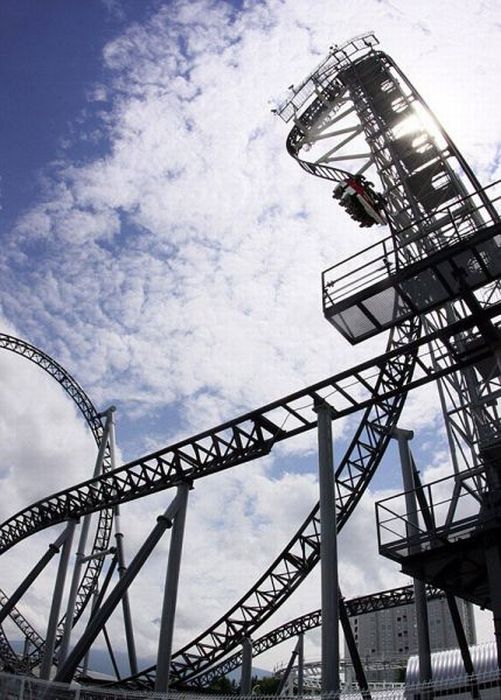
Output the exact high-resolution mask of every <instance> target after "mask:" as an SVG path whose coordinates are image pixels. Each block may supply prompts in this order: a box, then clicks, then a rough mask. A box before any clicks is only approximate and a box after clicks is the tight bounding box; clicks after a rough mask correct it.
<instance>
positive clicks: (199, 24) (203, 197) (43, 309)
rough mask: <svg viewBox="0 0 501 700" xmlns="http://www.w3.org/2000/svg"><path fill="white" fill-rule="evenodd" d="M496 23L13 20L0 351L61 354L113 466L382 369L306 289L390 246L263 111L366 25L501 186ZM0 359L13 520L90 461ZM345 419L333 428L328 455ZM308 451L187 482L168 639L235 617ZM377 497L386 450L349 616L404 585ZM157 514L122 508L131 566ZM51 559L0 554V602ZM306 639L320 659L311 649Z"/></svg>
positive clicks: (429, 449) (409, 16) (34, 5)
mask: <svg viewBox="0 0 501 700" xmlns="http://www.w3.org/2000/svg"><path fill="white" fill-rule="evenodd" d="M498 14H499V2H494V1H492V0H486V1H485V2H482V3H477V2H465V3H463V4H461V7H459V8H458V4H457V3H455V2H453V1H452V0H445V1H444V2H443V3H441V4H440V6H437V5H436V3H434V2H432V0H423V2H421V3H419V4H417V3H411V2H410V1H409V2H401V3H393V2H390V1H389V0H383V1H382V2H375V1H372V0H356V1H355V2H353V3H351V4H350V6H349V7H348V6H347V5H346V3H342V2H340V1H338V0H335V1H334V2H332V0H329V1H327V0H325V1H323V0H321V1H319V2H315V3H314V4H311V3H308V2H306V0H304V1H303V0H284V1H283V2H282V1H279V0H267V1H263V2H261V3H255V2H243V3H241V4H238V5H235V4H234V5H229V4H226V3H224V2H222V1H218V2H209V1H208V0H197V1H196V2H183V1H178V2H172V3H165V2H161V1H160V0H155V2H146V1H145V2H139V1H138V0H129V1H126V0H124V1H120V0H108V1H104V0H103V1H101V0H89V1H85V2H84V1H83V0H50V1H47V2H39V1H38V2H36V1H35V0H33V1H32V2H28V1H27V0H16V1H15V2H14V0H4V2H2V3H1V5H0V33H1V36H0V46H1V51H2V54H1V65H0V70H1V80H0V90H1V91H2V92H1V95H0V97H1V100H2V114H1V120H2V123H1V129H0V134H1V136H0V138H1V140H2V143H1V149H0V150H1V153H2V162H1V165H0V176H1V181H0V204H1V206H2V212H1V213H2V215H3V220H2V224H1V229H0V235H1V236H2V253H1V259H0V265H1V268H0V269H1V272H2V274H1V277H0V285H1V288H2V296H1V306H0V315H1V317H2V325H3V329H4V332H11V333H13V334H15V335H19V336H21V337H24V338H26V339H28V340H29V341H30V342H32V343H34V344H35V345H38V346H40V347H41V348H43V349H45V350H46V351H47V352H49V353H50V354H51V355H53V356H54V357H55V358H56V359H58V360H59V361H60V362H61V363H62V364H63V365H64V366H65V367H66V368H67V369H68V370H69V371H70V372H72V373H73V375H74V376H75V378H76V379H77V380H78V381H79V382H80V383H81V384H82V385H83V386H84V387H85V389H86V390H87V391H88V393H89V395H90V396H91V397H92V399H93V401H94V402H95V403H96V405H97V406H99V407H102V408H104V407H106V406H107V405H109V404H110V403H115V404H116V405H117V407H118V411H117V421H118V438H119V446H120V448H121V451H122V455H123V457H124V458H127V459H128V458H133V457H136V456H138V455H140V454H143V453H144V452H147V451H150V450H152V449H154V448H157V447H161V446H163V445H166V444H168V443H169V442H171V441H173V440H174V439H176V438H177V437H185V436H187V435H189V434H193V433H196V432H199V431H201V430H203V429H205V428H208V427H211V426H212V425H215V424H217V423H219V422H221V421H223V420H225V419H228V418H230V417H232V416H234V415H237V414H238V413H241V412H244V411H247V410H250V409H251V408H253V407H255V406H259V405H261V404H264V403H267V402H268V401H271V400H273V399H275V398H277V397H278V396H281V395H285V394H287V393H289V392H291V391H293V390H295V389H297V388H299V387H301V386H303V385H305V384H307V383H311V382H314V381H316V380H319V379H322V378H323V377H325V376H328V375H330V374H333V373H334V372H335V371H337V370H340V369H343V368H345V367H349V366H351V365H353V364H355V363H356V362H359V361H362V360H364V359H366V358H367V357H370V356H371V355H373V354H376V353H378V352H381V351H382V350H383V348H384V343H385V340H384V338H376V339H374V340H371V341H369V342H368V343H365V344H362V345H361V346H358V347H356V348H351V347H349V346H348V345H347V343H346V342H345V341H343V340H342V339H341V338H339V337H338V336H337V334H336V332H335V331H334V329H333V328H331V327H330V326H329V325H328V324H327V323H326V322H325V321H324V319H323V318H322V314H321V303H320V295H319V277H320V271H321V270H322V269H325V268H326V267H328V266H330V265H332V264H333V263H334V262H337V261H338V260H341V259H343V258H345V257H347V256H348V255H350V254H351V253H353V252H354V251H356V250H358V249H360V248H361V247H362V246H364V245H366V244H368V243H369V242H370V241H371V240H375V239H376V238H377V236H379V235H382V234H381V233H378V232H371V233H370V234H361V233H360V230H359V229H358V228H357V227H356V225H352V222H351V221H350V220H349V219H346V216H345V215H344V214H343V212H342V210H341V209H340V208H339V207H337V206H336V205H335V203H334V202H333V200H332V198H331V191H330V190H331V188H330V187H329V185H328V184H326V183H322V182H321V181H320V180H316V179H315V178H311V177H308V176H307V175H306V174H305V173H303V172H302V171H300V170H299V169H298V168H297V165H296V164H294V163H293V162H292V160H291V159H290V158H289V157H288V156H287V153H286V151H285V146H284V142H285V137H286V128H284V125H283V124H282V123H281V122H280V120H278V119H276V118H273V117H272V116H271V114H270V107H271V103H272V102H273V100H275V99H276V98H277V97H278V96H280V95H281V94H283V91H284V89H285V88H287V86H288V85H290V84H291V83H293V82H297V81H298V80H300V79H301V78H302V77H304V76H305V75H306V74H307V73H308V72H309V71H310V70H311V69H312V67H313V66H315V65H316V64H317V63H318V61H319V60H320V58H321V56H323V54H324V52H325V51H326V50H327V48H328V46H330V45H331V44H332V43H341V42H343V41H344V40H346V39H348V38H349V37H351V36H353V35H355V34H358V33H360V32H363V31H366V30H370V29H374V30H375V31H376V33H377V34H378V36H379V38H380V40H381V44H382V48H383V49H384V50H386V51H387V52H388V53H390V54H391V55H392V56H393V57H394V58H395V59H396V60H397V62H398V63H399V64H400V65H401V67H402V68H403V69H404V70H405V71H406V72H407V73H408V75H409V77H410V79H411V80H412V81H414V82H415V84H416V85H417V87H418V89H419V90H420V91H421V92H422V93H423V95H424V96H425V98H426V99H427V100H428V102H429V103H430V104H431V106H432V107H433V108H434V110H435V111H436V112H437V114H438V116H439V117H440V118H441V119H442V121H443V122H444V124H445V126H446V127H447V129H448V130H449V132H450V133H451V135H452V136H453V138H454V139H455V140H456V141H457V142H458V144H459V145H460V146H461V148H462V150H463V152H464V153H465V155H466V156H467V158H468V159H469V160H470V162H471V163H472V165H473V166H474V168H475V169H476V171H477V173H478V174H479V176H480V177H481V179H483V181H484V182H487V181H488V180H489V179H491V180H492V179H495V178H496V176H498V177H499V163H498V160H499V144H500V143H501V134H500V128H499V119H498V113H499V110H498V106H499V105H498V103H497V102H496V100H497V98H496V97H495V96H494V95H493V89H492V86H493V85H495V84H496V81H497V80H498V76H499V68H500V65H499V64H500V57H499V55H498V51H497V46H498V41H499V19H498ZM0 363H1V364H0V385H1V389H2V391H1V392H0V395H1V399H0V401H1V402H2V410H1V411H0V436H1V437H2V438H3V439H2V440H0V443H1V444H2V448H1V449H2V451H3V452H2V462H1V463H0V464H1V465H2V475H3V484H2V486H3V489H2V496H1V497H0V498H1V500H0V513H1V516H2V519H4V518H7V517H8V516H9V515H11V514H12V513H13V512H14V511H16V510H18V509H19V508H21V507H22V506H23V505H26V504H28V503H30V502H32V501H33V500H35V499H36V498H39V497H42V496H43V495H46V494H47V493H49V492H51V491H54V490H56V489H58V488H61V487H62V486H64V485H69V484H71V483H75V482H76V481H78V480H81V479H83V478H85V477H86V476H87V475H88V474H89V473H90V472H91V471H92V459H93V448H92V445H91V443H90V441H89V438H88V435H87V434H86V431H85V429H84V427H83V426H82V424H81V421H80V420H79V418H78V416H77V415H75V413H74V411H73V408H72V407H71V405H69V404H68V402H67V400H66V399H65V397H64V396H61V395H60V393H61V392H60V391H59V389H58V387H54V386H52V384H51V382H50V381H49V380H48V379H46V378H45V377H40V372H36V371H35V370H33V369H32V368H27V367H26V366H25V365H26V363H23V362H22V361H20V360H18V359H17V358H11V357H4V356H2V357H0ZM403 421H404V424H405V427H412V428H414V429H415V430H416V439H415V445H416V450H417V452H418V457H419V462H420V465H421V466H422V468H423V469H424V470H425V469H427V468H428V469H430V468H431V469H432V473H433V474H434V475H437V476H440V475H442V474H443V473H446V471H447V469H448V468H449V467H448V461H447V456H446V454H445V453H444V451H443V427H442V426H441V423H440V417H439V412H438V408H437V400H436V397H435V394H434V392H433V390H432V389H431V388H428V389H426V390H424V391H422V392H420V393H419V394H417V393H416V394H415V395H413V396H411V397H410V399H409V402H408V407H407V409H406V414H405V416H404V418H403ZM354 424H355V423H354V419H350V421H347V422H345V423H343V424H340V425H336V426H335V430H336V448H335V449H336V454H338V455H339V454H340V452H341V450H342V444H343V442H344V441H346V440H348V439H349V438H350V435H351V433H352V430H353V429H354ZM314 442H315V436H314V435H311V436H305V437H304V438H302V439H301V440H296V441H294V442H293V444H292V445H287V446H283V447H281V448H280V450H278V452H277V455H274V456H272V457H270V458H268V459H266V460H263V461H262V462H260V463H255V464H254V463H253V464H252V466H250V465H247V466H246V467H245V468H240V469H238V470H233V471H234V473H233V472H232V473H231V474H224V475H218V476H215V477H214V478H211V479H208V480H205V481H207V484H206V483H205V481H204V483H203V485H202V484H201V485H200V486H197V489H196V490H195V491H194V492H193V494H192V497H191V503H192V506H191V508H190V513H189V517H188V531H187V538H188V539H187V545H186V551H185V561H184V567H185V568H184V574H183V575H184V577H185V578H184V579H183V587H182V592H181V598H180V617H179V626H178V631H177V634H178V641H180V642H182V641H187V640H188V639H190V638H191V636H193V635H194V634H196V633H197V632H198V631H200V629H201V627H200V624H204V625H205V624H209V623H210V622H212V621H213V620H214V619H215V617H216V616H217V615H219V614H220V613H222V612H224V610H225V609H226V608H227V607H228V606H229V605H231V604H233V603H234V602H235V600H236V598H237V596H238V595H240V594H241V593H243V592H244V591H245V590H246V589H247V587H248V586H249V585H250V584H251V583H252V582H253V580H254V579H255V578H256V577H257V575H258V574H259V573H261V572H262V570H263V569H264V567H265V566H267V565H268V564H269V563H270V562H271V560H272V558H273V557H274V556H276V554H277V553H278V551H279V549H280V548H281V546H282V545H283V544H285V542H286V541H287V539H288V538H289V537H290V536H291V535H292V533H293V532H294V531H295V530H296V529H297V526H298V525H299V523H300V522H301V518H302V517H303V516H304V515H305V514H306V513H307V512H308V511H309V510H310V508H311V506H312V505H313V503H314V502H315V498H316V475H315V455H314ZM41 474H42V475H43V477H42V478H40V475H41ZM389 488H396V489H398V488H399V484H398V478H397V474H396V466H395V459H394V457H393V456H392V455H390V456H389V458H388V460H387V462H386V466H385V471H384V472H383V473H382V475H381V476H379V477H378V478H377V481H376V483H375V485H374V488H373V492H372V493H371V494H368V496H367V498H366V499H365V501H364V503H363V504H362V505H361V506H360V507H359V508H358V509H357V514H356V517H354V518H353V523H350V528H347V533H346V534H345V535H343V537H344V539H345V545H344V547H345V549H344V554H343V560H342V578H343V582H344V584H345V587H346V595H358V594H362V593H365V592H370V591H374V590H377V589H379V588H385V587H390V586H391V585H398V583H399V582H403V581H404V579H403V578H402V577H399V576H398V574H397V573H396V572H395V569H394V567H392V566H391V565H389V564H386V563H381V561H380V560H379V559H378V558H377V556H376V552H375V543H374V542H373V541H369V540H368V538H367V537H366V536H365V533H366V532H367V531H368V530H370V531H373V528H374V525H373V519H374V514H373V502H374V500H375V498H376V495H381V493H382V491H384V490H385V489H389ZM376 491H377V494H376ZM166 498H167V496H166V495H165V494H164V495H160V496H155V497H152V498H151V499H148V502H144V503H137V504H129V506H127V508H126V509H124V511H125V513H126V517H125V518H124V521H125V522H126V523H127V526H128V532H127V533H126V534H127V543H128V547H129V551H130V552H131V553H132V552H134V551H135V548H136V547H137V546H138V545H139V543H140V542H141V540H142V538H143V537H144V536H145V534H146V532H147V531H148V529H149V527H151V525H152V522H150V520H151V517H152V513H154V514H156V513H157V511H158V512H160V511H161V510H163V509H164V507H165V501H166ZM348 530H349V531H348ZM51 539H54V536H53V534H51V533H46V534H44V535H40V536H39V537H38V538H35V540H34V541H33V542H31V541H29V542H27V543H24V544H23V545H22V546H21V547H20V549H19V552H18V551H17V549H16V550H13V551H12V552H11V553H9V561H12V562H13V564H12V566H11V567H10V568H9V574H8V578H9V580H8V581H7V582H6V584H5V586H6V587H8V585H7V584H9V585H10V588H13V587H14V586H15V585H16V582H17V579H16V576H15V575H14V572H15V571H16V569H19V568H21V569H22V566H21V564H20V562H21V563H22V562H24V561H29V560H30V557H34V556H36V553H37V552H39V551H40V547H42V546H43V543H44V542H46V541H50V540H51ZM164 549H165V548H164ZM161 551H163V552H164V550H161ZM162 567H163V560H162V558H161V557H159V559H158V561H156V560H155V562H153V563H152V569H151V570H150V572H151V573H150V575H149V577H148V581H147V582H146V583H144V582H143V583H140V584H138V589H137V590H136V592H134V591H133V597H134V603H135V609H136V610H137V617H138V622H137V624H138V634H139V635H140V640H141V644H142V646H143V648H144V649H145V650H146V651H147V653H152V650H154V646H155V635H156V634H157V631H158V630H157V628H156V627H155V624H153V622H152V621H153V620H155V619H156V618H157V616H158V615H157V612H158V604H159V603H158V600H159V599H160V598H159V596H160V584H159V583H158V584H157V583H156V581H157V580H158V581H160V580H161V578H162V575H163V574H162V571H163V568H162ZM315 586H316V577H315V575H314V576H313V577H312V581H311V583H309V584H308V586H307V587H305V588H304V591H301V592H299V595H298V598H297V599H295V600H294V601H291V603H290V604H288V607H287V609H285V610H283V611H280V613H279V616H278V618H277V619H276V620H275V621H273V623H272V624H273V625H275V624H279V623H280V622H282V621H285V620H286V619H288V617H292V616H293V615H294V616H295V615H297V614H299V613H300V612H307V611H308V610H310V609H313V608H315V607H317V606H318V592H317V590H316V588H315ZM49 589H50V582H49V578H47V580H46V581H43V582H41V584H40V589H39V590H38V591H36V592H34V593H33V594H30V595H31V597H28V598H27V600H26V603H25V605H26V610H27V611H28V612H29V613H30V614H31V615H32V616H33V620H34V621H35V622H36V624H38V625H40V629H43V625H44V620H43V614H42V613H41V612H40V610H41V609H42V608H43V605H42V603H41V601H43V600H44V596H45V599H46V598H47V596H48V595H49V593H48V592H49ZM194 600H196V601H197V605H193V601H194ZM117 629H119V628H118V623H117ZM309 644H310V647H309V653H310V654H311V655H312V656H315V653H316V652H318V639H317V638H316V637H315V636H314V635H313V636H312V637H311V640H310V641H309ZM284 656H286V652H283V651H277V652H276V653H275V654H274V655H273V654H271V655H270V663H272V662H274V661H275V660H278V659H280V658H283V657H284Z"/></svg>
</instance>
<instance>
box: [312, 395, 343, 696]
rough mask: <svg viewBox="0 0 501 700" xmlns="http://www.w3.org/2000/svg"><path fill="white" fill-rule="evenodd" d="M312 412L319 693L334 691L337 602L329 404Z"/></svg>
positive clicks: (336, 663) (337, 631) (337, 657)
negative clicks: (318, 585) (319, 628)
mask: <svg viewBox="0 0 501 700" xmlns="http://www.w3.org/2000/svg"><path fill="white" fill-rule="evenodd" d="M316 412H317V419H318V475H319V476H318V481H319V491H320V532H321V540H320V567H321V598H322V693H338V692H339V630H338V627H339V617H338V615H339V612H338V610H339V602H338V571H337V525H336V498H335V492H334V458H333V450H332V415H331V407H330V406H329V404H327V403H326V402H324V401H323V402H322V403H320V404H318V405H317V407H316Z"/></svg>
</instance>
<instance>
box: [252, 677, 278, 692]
mask: <svg viewBox="0 0 501 700" xmlns="http://www.w3.org/2000/svg"><path fill="white" fill-rule="evenodd" d="M253 680H254V679H253ZM279 685H280V678H276V676H265V677H264V678H260V679H259V680H257V679H256V683H255V684H254V683H253V684H252V694H253V695H275V693H276V692H277V690H278V686H279Z"/></svg>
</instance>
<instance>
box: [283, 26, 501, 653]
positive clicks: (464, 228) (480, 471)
mask: <svg viewBox="0 0 501 700" xmlns="http://www.w3.org/2000/svg"><path fill="white" fill-rule="evenodd" d="M377 44H378V42H377V39H376V38H375V37H374V35H372V34H368V35H365V36H361V37H357V38H355V39H353V40H351V41H349V42H348V43H346V44H345V45H343V46H342V47H332V48H331V50H330V52H329V55H328V56H327V58H326V59H325V60H324V61H322V63H321V64H320V65H319V66H318V67H317V68H316V69H315V70H314V71H313V72H312V73H311V74H310V75H309V76H308V77H307V78H306V79H305V80H304V81H302V82H301V84H300V85H299V86H298V87H296V88H292V92H291V95H290V97H289V99H287V100H286V101H285V102H284V103H283V104H282V105H281V106H280V107H279V108H278V109H277V110H276V111H277V113H278V114H279V116H281V117H282V119H284V120H285V121H286V122H289V121H293V122H294V126H293V128H292V130H291V132H290V134H289V136H288V139H287V150H288V152H289V153H290V154H291V155H292V156H293V157H294V158H295V159H296V160H297V161H298V163H299V164H300V165H301V167H302V168H304V169H305V170H306V171H307V172H308V173H310V174H312V175H316V176H318V177H321V178H325V179H328V180H332V181H333V182H335V183H336V189H335V190H334V197H335V198H336V199H339V200H340V203H341V204H343V206H344V207H345V208H346V209H347V211H348V213H349V214H350V215H351V216H352V218H354V219H356V220H357V221H359V223H360V225H361V226H371V225H374V224H379V223H383V222H386V223H387V224H388V227H389V229H390V236H388V237H387V238H385V239H383V240H382V241H381V242H380V243H377V244H376V245H374V246H372V247H370V248H367V249H366V250H364V251H362V252H361V253H359V254H356V255H354V256H352V257H351V258H350V259H348V260H346V261H344V262H342V263H340V264H338V265H335V266H334V267H332V268H330V269H329V270H327V271H325V272H324V273H323V309H324V314H325V316H326V318H327V319H328V320H329V321H330V322H331V323H332V324H333V325H334V326H335V327H336V329H337V330H338V331H339V332H341V333H342V334H343V335H344V337H345V338H347V339H348V340H349V341H350V342H351V343H357V342H360V341H362V340H364V339H366V338H369V337H371V336H373V335H375V334H376V333H379V332H381V331H382V330H384V329H388V328H391V329H393V331H394V332H395V331H396V334H397V337H398V342H399V343H400V344H402V343H405V342H406V339H405V326H404V325H403V324H404V322H405V321H406V320H408V319H411V318H414V319H419V322H420V325H421V330H420V336H421V338H426V337H429V352H430V357H431V358H432V363H433V365H434V367H435V368H436V370H437V374H438V375H440V368H441V367H442V366H444V363H446V362H448V361H449V359H450V356H455V357H457V358H464V359H466V358H469V359H470V360H472V362H471V364H470V365H469V366H468V367H463V368H461V369H459V370H458V371H455V372H453V373H450V374H448V375H447V376H444V377H441V376H438V377H437V384H438V393H439V397H440V402H441V405H442V409H443V414H444V419H445V425H446V430H447V437H448V441H449V446H450V456H451V462H452V465H453V470H454V476H453V478H452V479H450V480H449V481H448V483H446V484H441V487H440V488H441V490H442V495H441V498H442V501H440V504H439V505H437V495H436V494H435V493H434V494H433V498H434V499H435V500H434V501H433V500H432V495H431V494H430V495H429V496H428V498H427V497H426V495H424V492H423V490H422V488H421V486H420V484H419V483H416V481H415V467H414V469H413V471H414V473H413V474H411V480H410V482H409V481H408V483H407V484H406V490H408V489H411V490H415V491H414V493H413V494H412V495H408V496H407V497H405V496H401V497H397V499H396V500H395V499H390V501H389V502H387V503H385V504H384V505H382V504H381V505H380V507H379V515H380V518H379V526H380V534H381V535H382V538H383V541H382V546H381V551H382V553H383V554H386V555H387V556H392V557H393V558H394V559H396V560H397V561H399V562H400V563H401V564H402V568H403V570H404V571H406V572H407V573H410V574H412V575H414V576H416V577H417V578H418V579H420V580H426V581H428V582H429V583H433V584H435V585H439V586H441V587H442V588H443V589H445V590H446V591H449V592H450V593H454V594H456V595H460V596H463V597H465V598H467V599H469V600H471V601H473V602H475V603H477V604H479V605H482V606H486V607H490V608H491V609H493V611H494V622H495V631H496V637H497V641H498V656H499V659H500V662H501V609H500V604H501V602H500V601H499V595H495V591H496V590H499V586H500V585H501V558H500V551H499V544H498V541H499V534H500V530H499V525H498V523H499V516H500V515H501V511H500V497H499V487H500V476H499V471H500V469H501V462H500V458H499V456H498V455H499V447H500V415H499V402H498V400H499V396H500V381H499V375H500V372H499V369H500V367H501V365H500V354H499V347H500V337H501V336H500V334H499V331H498V327H497V325H496V324H495V323H493V322H492V321H491V320H490V319H488V318H486V311H487V310H488V309H489V308H490V307H492V305H494V304H496V303H497V302H498V301H499V291H500V287H499V281H498V280H499V277H500V274H501V260H500V251H499V248H500V247H501V236H500V233H501V226H500V224H499V221H500V219H499V215H498V213H497V211H496V208H495V206H494V203H493V202H494V201H495V195H494V192H493V190H490V191H489V189H482V188H481V186H480V185H479V183H478V181H477V179H476V177H475V176H474V174H473V172H472V171H471V168H470V167H469V166H468V163H467V162H466V161H465V159H464V158H463V156H462V155H461V153H460V152H459V150H458V149H457V148H456V146H455V144H454V143H453V142H452V141H451V139H450V138H449V137H448V135H447V133H446V132H445V131H444V129H443V128H442V127H441V125H440V124H439V123H438V121H437V120H436V119H435V118H434V116H433V114H432V113H431V111H430V110H429V108H428V107H427V105H426V103H425V102H424V101H423V99H422V98H421V96H420V95H419V93H418V92H417V91H416V89H415V88H414V87H413V86H412V84H411V83H410V82H409V80H408V79H407V78H406V76H405V75H404V74H403V73H402V71H401V70H400V69H399V68H398V67H397V65H396V64H395V63H394V61H393V60H392V59H391V58H390V57H389V56H388V55H386V54H385V53H383V52H382V51H379V50H378V49H377ZM366 176H368V177H370V179H371V180H373V181H374V182H375V183H376V185H375V186H374V185H373V184H372V183H369V182H368V180H367V179H366ZM466 317H470V318H472V320H474V324H473V325H472V326H471V327H470V328H469V329H468V330H461V331H460V332H459V333H455V334H453V335H452V336H451V337H450V338H449V339H448V340H447V342H446V343H445V344H442V343H441V342H439V343H438V344H437V342H436V340H435V338H436V337H437V335H438V337H440V334H441V331H443V330H445V329H447V328H450V326H451V324H453V323H455V322H456V321H458V320H459V319H461V318H466ZM432 336H434V337H432ZM393 342H394V340H393V341H392V340H390V345H389V347H391V345H392V343H393ZM482 348H483V349H484V350H485V349H487V350H488V352H487V353H484V354H483V355H482V357H481V358H480V357H478V358H477V359H476V357H475V356H476V353H479V352H480V351H481V349H482ZM444 489H445V490H446V493H447V498H446V501H447V508H446V509H445V510H446V513H445V515H444V514H443V513H442V512H441V511H440V509H441V508H442V510H443V499H444ZM447 489H448V491H447ZM436 490H437V491H438V490H439V487H436ZM466 495H468V498H469V499H472V500H473V501H474V502H475V503H476V504H477V507H476V508H475V512H474V515H472V514H471V512H470V511H471V507H472V506H471V503H468V504H467V503H466V500H467V499H466ZM416 499H418V503H419V506H416V505H415V500H416ZM397 502H398V504H399V510H398V513H397V512H396V511H395V507H396V504H397ZM383 511H384V512H383ZM390 513H391V514H390ZM466 516H468V517H469V520H468V526H467V525H466V523H464V522H463V521H464V519H465V518H466ZM397 522H398V524H399V525H400V532H401V537H399V538H395V535H394V533H395V527H396V526H397ZM472 523H474V524H472ZM391 528H393V533H392V534H390V530H391ZM439 531H440V534H438V533H439ZM458 533H460V534H458ZM459 538H461V540H462V541H461V543H458V542H457V540H458V539H459ZM388 541H389V542H391V546H389V544H388ZM397 542H398V546H397ZM425 549H426V553H425V551H424V550H425Z"/></svg>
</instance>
